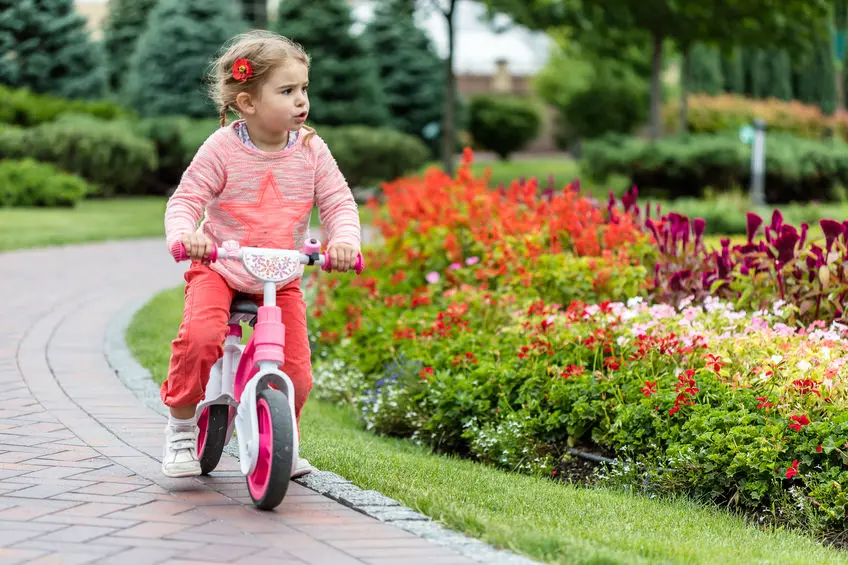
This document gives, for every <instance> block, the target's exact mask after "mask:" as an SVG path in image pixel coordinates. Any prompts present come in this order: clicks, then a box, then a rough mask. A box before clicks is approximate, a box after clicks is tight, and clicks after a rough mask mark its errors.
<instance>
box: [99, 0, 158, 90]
mask: <svg viewBox="0 0 848 565" xmlns="http://www.w3.org/2000/svg"><path fill="white" fill-rule="evenodd" d="M157 2H158V0H109V16H108V17H107V18H106V24H105V26H104V28H103V42H104V44H105V47H106V51H107V52H108V53H109V87H110V88H111V89H112V90H113V91H116V92H117V91H120V90H121V88H123V85H124V79H125V77H126V73H127V68H128V67H129V62H130V57H131V56H132V53H133V50H134V49H135V45H136V42H137V41H138V38H139V36H140V35H141V33H142V32H143V31H144V28H145V27H146V26H147V17H148V15H149V14H150V11H151V10H152V9H153V8H154V6H156V3H157Z"/></svg>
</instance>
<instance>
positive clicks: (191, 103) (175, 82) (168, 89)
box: [124, 0, 247, 117]
mask: <svg viewBox="0 0 848 565" xmlns="http://www.w3.org/2000/svg"><path fill="white" fill-rule="evenodd" d="M246 29H247V26H246V24H245V23H244V21H243V20H241V18H240V17H239V13H238V8H236V6H235V5H234V4H233V3H232V2H231V1H230V0H160V1H159V3H158V4H157V5H156V7H155V8H154V9H153V11H152V12H151V13H150V20H149V25H148V26H147V28H146V29H145V30H144V32H142V34H141V36H140V37H139V38H138V43H137V45H136V48H135V51H134V52H133V54H132V56H131V57H130V70H129V75H128V76H127V81H126V86H125V89H124V90H125V92H124V96H125V98H126V101H127V103H128V104H129V105H130V106H131V107H132V108H134V109H135V110H136V111H137V112H138V113H139V114H141V115H143V116H161V115H169V114H183V115H187V116H192V117H211V116H214V115H216V114H217V112H216V109H215V107H214V105H213V104H212V101H211V100H209V97H208V96H207V91H208V82H207V80H206V77H207V72H208V70H209V65H210V61H211V60H212V59H213V58H214V57H215V56H216V55H217V54H218V53H219V52H220V49H221V47H222V46H223V45H224V44H225V43H226V42H227V41H229V40H230V39H231V38H232V37H233V36H235V35H237V34H239V33H241V32H244V31H246Z"/></svg>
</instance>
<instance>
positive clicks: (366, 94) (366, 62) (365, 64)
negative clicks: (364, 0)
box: [277, 0, 389, 126]
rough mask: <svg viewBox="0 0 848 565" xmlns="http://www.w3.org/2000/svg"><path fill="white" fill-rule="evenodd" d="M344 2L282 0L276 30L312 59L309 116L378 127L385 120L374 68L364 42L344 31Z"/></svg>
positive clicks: (334, 122)
mask: <svg viewBox="0 0 848 565" xmlns="http://www.w3.org/2000/svg"><path fill="white" fill-rule="evenodd" d="M352 24H353V18H352V16H351V13H350V7H349V6H348V5H347V2H346V1H345V0H312V1H311V2H309V3H307V2H302V1H301V0H282V2H281V3H280V10H279V19H278V22H277V31H278V32H279V33H280V34H282V35H285V36H286V37H288V38H290V39H292V40H294V41H297V42H298V43H300V44H301V45H303V46H304V48H305V49H306V51H307V52H308V53H309V55H310V57H311V58H312V63H311V65H312V68H311V71H310V73H309V98H310V101H311V109H310V114H311V115H312V117H313V118H314V119H315V122H316V123H318V124H321V125H327V126H338V125H346V124H360V125H366V126H384V125H386V124H387V123H388V122H389V112H388V108H387V105H386V97H385V94H384V92H383V89H382V86H381V85H380V81H379V78H378V75H377V65H376V63H375V61H374V58H373V57H370V56H369V54H368V46H367V43H366V41H365V39H364V38H363V37H361V36H355V35H353V34H352V33H351V32H350V28H351V25H352Z"/></svg>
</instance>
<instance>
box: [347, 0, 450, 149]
mask: <svg viewBox="0 0 848 565" xmlns="http://www.w3.org/2000/svg"><path fill="white" fill-rule="evenodd" d="M413 13H414V2H411V1H410V0H387V1H386V2H385V3H384V4H381V5H380V6H379V7H378V8H377V9H376V10H375V12H374V18H373V19H372V20H371V22H369V24H368V26H367V27H366V29H365V32H364V34H363V35H364V36H365V37H367V38H368V40H369V44H370V54H371V56H372V57H373V58H374V60H375V61H376V64H377V74H378V77H379V81H380V84H381V85H382V87H383V91H384V93H385V95H386V101H387V104H388V109H389V114H390V115H391V124H392V126H393V127H394V128H395V129H398V130H401V131H404V132H406V133H409V134H411V135H415V136H418V137H422V131H423V130H424V128H425V126H427V125H428V124H430V123H433V122H438V121H439V119H440V118H441V114H442V100H443V97H444V92H445V88H444V78H445V77H444V72H443V62H442V60H441V58H440V57H439V56H438V55H437V54H436V52H435V51H434V50H433V46H432V44H431V42H430V39H429V37H428V36H427V34H426V33H425V32H424V31H422V30H421V29H420V28H418V26H416V25H415V20H414V19H413Z"/></svg>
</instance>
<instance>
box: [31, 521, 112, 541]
mask: <svg viewBox="0 0 848 565" xmlns="http://www.w3.org/2000/svg"><path fill="white" fill-rule="evenodd" d="M116 531H118V529H117V528H104V527H102V526H80V525H74V526H68V527H67V528H63V529H61V530H56V531H55V532H50V533H49V534H44V535H43V536H41V537H40V538H39V539H40V540H41V541H62V542H75V543H82V542H87V541H90V540H93V539H95V538H99V537H101V536H105V535H107V534H111V533H113V532H116Z"/></svg>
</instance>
